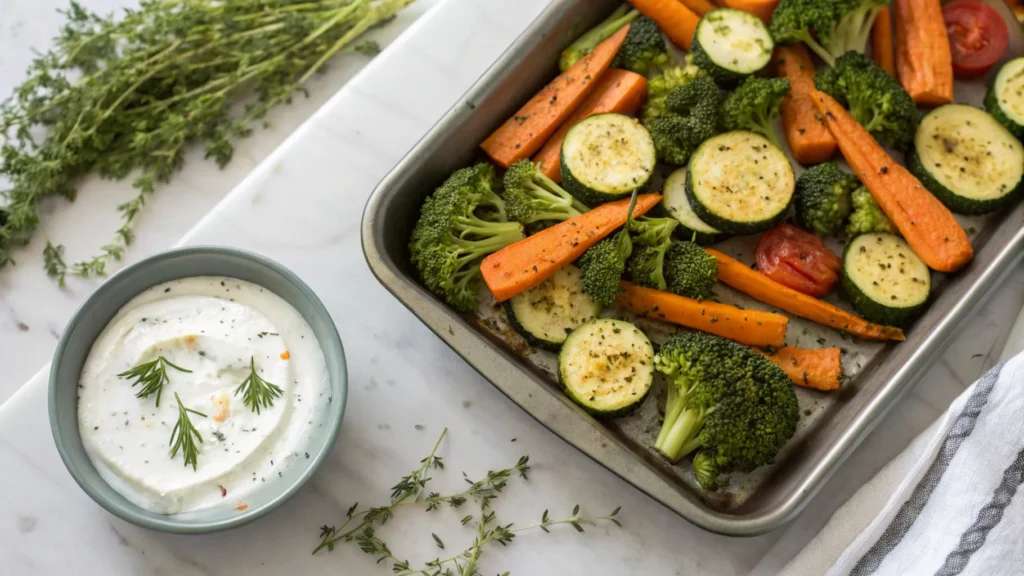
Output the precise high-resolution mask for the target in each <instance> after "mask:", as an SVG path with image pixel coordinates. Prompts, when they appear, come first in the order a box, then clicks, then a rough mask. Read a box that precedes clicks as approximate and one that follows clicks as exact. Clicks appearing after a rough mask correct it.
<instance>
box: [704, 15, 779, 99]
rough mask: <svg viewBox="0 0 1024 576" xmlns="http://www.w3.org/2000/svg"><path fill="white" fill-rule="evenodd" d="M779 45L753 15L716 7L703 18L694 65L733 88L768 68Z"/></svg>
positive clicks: (718, 81)
mask: <svg viewBox="0 0 1024 576" xmlns="http://www.w3.org/2000/svg"><path fill="white" fill-rule="evenodd" d="M774 49H775V42H774V41H773V40H772V35H771V34H770V33H769V32H768V27H767V26H765V25H764V22H762V21H761V19H760V18H758V17H757V16H754V15H753V14H751V13H749V12H744V11H742V10H735V9H733V8H716V9H714V10H712V11H710V12H708V13H707V14H705V15H704V17H703V18H701V20H700V23H699V24H697V31H696V32H695V33H694V35H693V48H692V50H691V52H692V54H693V63H694V64H696V65H697V66H700V67H701V68H703V69H704V71H706V72H707V73H708V74H709V75H710V76H711V77H712V78H714V80H715V82H717V83H718V84H719V85H720V86H725V87H728V86H732V85H735V84H736V83H738V82H739V81H740V80H743V79H744V78H746V77H747V76H750V75H751V74H753V73H754V72H757V71H758V70H760V69H762V68H764V67H765V66H767V65H768V62H769V61H770V60H771V58H772V50H774Z"/></svg>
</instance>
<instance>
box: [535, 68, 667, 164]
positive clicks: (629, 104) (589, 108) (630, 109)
mask: <svg viewBox="0 0 1024 576" xmlns="http://www.w3.org/2000/svg"><path fill="white" fill-rule="evenodd" d="M645 100H647V79H646V78H644V77H643V76H641V75H639V74H636V73H634V72H630V71H629V70H618V69H613V70H609V71H607V72H605V73H604V76H603V77H602V78H601V81H600V82H598V84H597V88H595V89H594V93H593V94H591V95H590V98H587V101H586V102H584V103H583V104H582V105H581V106H580V107H579V109H578V110H576V112H575V113H574V114H573V115H572V116H571V117H570V118H569V119H568V120H566V121H565V123H564V124H562V127H561V128H559V129H558V132H555V134H554V135H553V136H552V137H551V139H550V140H548V141H547V144H545V145H544V147H543V148H541V149H540V152H538V153H537V155H536V156H534V157H533V161H534V162H536V163H537V166H539V167H540V169H541V171H542V172H544V174H546V175H547V177H548V178H551V179H552V180H554V181H555V182H561V181H562V170H561V155H562V141H563V140H565V135H566V133H567V132H569V129H570V128H572V127H573V126H575V125H576V124H578V123H579V122H580V121H582V120H584V119H585V118H588V117H590V116H593V115H594V114H604V113H606V112H617V113H619V114H626V115H627V116H632V115H634V114H636V113H637V111H639V110H640V107H641V106H643V104H644V101H645Z"/></svg>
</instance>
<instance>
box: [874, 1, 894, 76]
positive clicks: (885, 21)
mask: <svg viewBox="0 0 1024 576" xmlns="http://www.w3.org/2000/svg"><path fill="white" fill-rule="evenodd" d="M871 57H872V58H874V59H875V62H876V63H877V64H878V67H879V68H881V69H882V70H885V71H886V72H888V73H889V75H890V76H892V77H893V78H895V77H896V55H895V53H894V52H893V45H892V11H891V10H890V9H889V7H888V6H886V7H885V8H882V11H881V12H879V13H878V17H877V18H875V23H874V25H872V27H871Z"/></svg>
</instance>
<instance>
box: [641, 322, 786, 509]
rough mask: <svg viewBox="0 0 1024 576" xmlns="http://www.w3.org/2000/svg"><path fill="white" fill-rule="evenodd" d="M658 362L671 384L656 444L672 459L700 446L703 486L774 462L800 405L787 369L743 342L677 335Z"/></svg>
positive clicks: (697, 462)
mask: <svg viewBox="0 0 1024 576" xmlns="http://www.w3.org/2000/svg"><path fill="white" fill-rule="evenodd" d="M654 365H655V367H656V368H657V369H658V371H659V372H661V373H662V374H665V375H666V376H667V389H668V398H667V401H666V404H665V422H664V424H663V425H662V428H661V433H660V434H658V440H657V442H656V443H655V448H656V449H657V450H659V451H660V452H661V453H663V454H664V455H665V456H667V457H668V458H669V459H670V460H672V461H678V460H679V459H680V458H682V457H683V456H685V455H687V454H690V453H692V452H697V454H696V456H695V457H694V462H693V466H694V471H695V473H696V475H697V481H698V482H700V485H701V487H702V488H704V489H705V490H716V489H717V488H718V487H719V479H718V477H719V475H720V474H722V473H725V472H730V471H741V472H749V471H751V470H753V469H755V468H757V467H758V466H761V465H763V464H766V463H768V462H770V461H771V460H772V459H773V458H774V457H775V455H776V454H777V453H778V452H779V450H780V449H781V448H782V446H783V445H784V444H785V443H786V441H787V440H789V438H790V437H792V436H793V432H794V430H796V424H797V421H798V420H799V418H800V410H799V406H798V405H797V400H796V394H794V393H793V387H792V385H791V384H790V381H789V378H787V377H786V373H785V372H783V371H782V369H781V368H779V367H778V366H776V365H775V364H774V363H772V361H771V360H769V359H767V358H765V357H763V356H761V355H759V354H756V353H754V352H753V351H752V350H750V349H749V348H747V347H745V346H741V345H740V344H737V343H735V342H731V341H729V340H726V339H724V338H719V337H717V336H712V335H710V334H704V333H700V332H695V333H690V334H681V335H676V336H673V337H671V338H669V339H668V340H667V341H666V342H665V343H664V344H662V346H661V350H659V352H658V354H657V356H655V357H654Z"/></svg>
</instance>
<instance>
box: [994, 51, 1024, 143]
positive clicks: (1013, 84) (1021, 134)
mask: <svg viewBox="0 0 1024 576" xmlns="http://www.w3.org/2000/svg"><path fill="white" fill-rule="evenodd" d="M985 109H986V110H988V113H989V114H991V115H992V116H993V117H994V118H995V119H996V120H998V121H999V123H1000V124H1002V125H1003V126H1004V127H1006V129H1007V130H1009V131H1010V133H1011V134H1013V135H1014V136H1016V137H1017V139H1019V140H1024V57H1021V58H1014V59H1013V60H1010V61H1009V62H1007V63H1006V64H1003V67H1002V68H1000V69H999V74H997V75H996V80H995V82H993V83H992V86H991V87H990V88H989V90H988V94H987V95H986V96H985Z"/></svg>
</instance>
